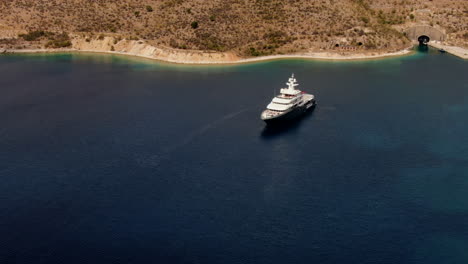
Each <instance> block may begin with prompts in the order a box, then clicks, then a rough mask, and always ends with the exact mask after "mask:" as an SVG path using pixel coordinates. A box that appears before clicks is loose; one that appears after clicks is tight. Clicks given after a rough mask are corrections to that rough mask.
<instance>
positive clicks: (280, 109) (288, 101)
mask: <svg viewBox="0 0 468 264" xmlns="http://www.w3.org/2000/svg"><path fill="white" fill-rule="evenodd" d="M286 85H287V86H288V88H282V89H281V90H280V94H279V95H277V96H275V97H274V98H273V100H272V101H271V103H270V104H268V106H267V109H266V110H265V111H263V113H262V115H261V118H262V120H263V121H265V122H266V123H267V124H270V123H277V122H284V121H288V120H292V119H295V118H297V117H298V116H300V115H301V114H303V113H305V112H306V111H307V110H309V109H311V108H313V107H315V105H316V102H315V97H314V95H312V94H307V93H305V92H302V91H301V90H298V89H296V86H298V85H299V84H298V83H297V80H296V78H294V74H293V75H292V76H291V78H289V80H288V82H287V83H286Z"/></svg>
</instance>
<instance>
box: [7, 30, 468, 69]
mask: <svg viewBox="0 0 468 264" xmlns="http://www.w3.org/2000/svg"><path fill="white" fill-rule="evenodd" d="M72 44H73V45H72V47H73V48H60V49H28V48H25V49H0V53H52V52H55V53H56V52H93V53H108V54H118V55H128V56H136V57H142V58H147V59H153V60H158V61H163V62H170V63H177V64H240V63H253V62H261V61H266V60H276V59H293V58H300V59H319V60H365V59H378V58H384V57H390V56H402V55H406V54H409V53H411V48H412V47H413V44H412V45H411V46H408V47H405V48H404V49H402V50H397V51H365V52H364V51H355V52H333V51H323V52H302V53H297V54H284V55H271V56H261V57H253V58H242V57H239V56H237V55H236V54H234V53H232V52H204V51H196V50H177V49H170V48H166V47H164V48H163V47H156V46H153V45H150V44H148V43H146V42H144V41H141V40H126V39H123V40H118V41H117V40H116V39H114V38H113V37H105V38H103V39H94V40H89V39H86V38H82V37H79V36H73V38H72ZM430 45H431V46H434V47H436V48H444V49H445V50H446V51H447V52H449V53H451V54H453V55H455V56H458V57H460V58H463V59H467V58H468V56H467V54H468V50H466V49H463V48H460V47H452V46H446V45H443V44H442V43H435V42H434V43H430Z"/></svg>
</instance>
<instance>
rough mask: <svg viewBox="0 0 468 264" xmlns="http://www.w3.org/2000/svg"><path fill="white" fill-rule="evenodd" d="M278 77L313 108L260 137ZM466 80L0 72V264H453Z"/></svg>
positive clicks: (148, 67)
mask: <svg viewBox="0 0 468 264" xmlns="http://www.w3.org/2000/svg"><path fill="white" fill-rule="evenodd" d="M292 72H294V73H295V74H296V77H297V78H298V80H299V82H300V83H301V86H300V87H301V89H303V90H305V91H308V92H312V93H314V94H315V95H316V96H317V99H318V104H319V105H318V107H317V108H316V110H315V111H314V112H313V113H311V114H309V115H307V116H305V118H303V119H302V120H301V121H300V122H297V123H295V124H293V125H291V126H288V127H285V128H283V129H275V130H271V129H265V126H264V124H263V123H262V121H261V120H260V118H259V115H260V113H261V111H262V109H263V108H264V107H265V106H266V104H267V103H268V102H269V100H270V99H271V97H272V96H273V93H274V90H275V89H276V92H278V88H280V87H281V86H284V83H285V81H286V80H287V78H288V77H289V76H290V74H291V73H292ZM467 74H468V64H467V63H466V61H463V60H461V59H458V58H456V57H453V56H451V55H448V54H439V53H437V52H435V51H430V52H429V53H418V54H415V55H413V56H408V57H399V58H392V59H385V60H375V61H361V62H319V61H306V60H282V61H273V62H264V63H258V64H251V65H241V66H202V67H192V66H178V65H168V64H158V63H154V62H147V61H142V60H136V59H127V58H122V57H113V56H108V55H84V54H81V55H78V54H73V55H71V54H64V55H22V56H18V55H8V56H0V179H1V183H0V212H1V214H0V263H36V264H37V263H47V264H49V263H282V264H283V263H325V264H326V263H334V264H335V263H359V264H365V263H382V264H387V263H388V264H394V263H418V264H419V263H421V264H423V263H424V264H432V263H437V264H440V263H445V264H453V263H464V264H466V263H468V122H467V120H468V77H467Z"/></svg>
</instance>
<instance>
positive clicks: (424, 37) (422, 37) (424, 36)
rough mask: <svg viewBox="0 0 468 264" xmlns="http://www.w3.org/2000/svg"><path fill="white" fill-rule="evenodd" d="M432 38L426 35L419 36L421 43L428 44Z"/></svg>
mask: <svg viewBox="0 0 468 264" xmlns="http://www.w3.org/2000/svg"><path fill="white" fill-rule="evenodd" d="M430 40H431V39H430V38H429V37H428V36H426V35H421V36H419V37H418V42H419V45H423V46H426V45H427V43H428V42H429V41H430Z"/></svg>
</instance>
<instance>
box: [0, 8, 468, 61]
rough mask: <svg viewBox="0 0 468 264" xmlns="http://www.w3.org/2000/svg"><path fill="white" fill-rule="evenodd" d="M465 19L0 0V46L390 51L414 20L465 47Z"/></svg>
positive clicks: (391, 11)
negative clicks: (76, 38)
mask: <svg viewBox="0 0 468 264" xmlns="http://www.w3.org/2000/svg"><path fill="white" fill-rule="evenodd" d="M467 17H468V1H466V0H431V1H416V0H395V1H393V0H372V1H371V0H313V1H311V0H210V1H206V0H126V1H115V0H112V1H111V0H99V1H96V0H34V1H30V0H2V1H0V34H1V35H0V47H1V46H2V45H3V47H4V48H5V47H10V48H12V47H14V48H21V47H27V46H37V47H46V48H47V47H49V48H57V47H67V46H70V45H72V42H70V41H69V38H68V34H71V33H73V34H74V35H80V36H82V37H83V38H85V39H88V40H93V39H99V38H101V39H102V38H104V37H106V36H113V37H114V38H115V39H116V42H117V41H118V40H119V39H127V40H128V39H131V40H145V41H146V42H148V43H150V44H152V45H155V46H161V47H171V48H175V49H190V50H210V51H233V52H234V53H236V54H238V55H240V56H260V55H269V54H281V53H294V52H300V51H304V50H308V51H311V50H312V51H315V50H317V51H318V50H339V51H340V52H352V51H354V50H357V49H359V50H376V49H378V50H396V49H399V48H402V47H405V46H407V45H408V44H409V40H408V39H407V38H406V36H405V35H404V34H403V33H402V30H401V29H402V28H404V27H406V26H408V25H411V24H415V23H425V24H428V25H433V26H436V27H440V28H442V29H443V30H445V31H446V32H447V33H448V36H449V41H451V42H452V43H453V44H455V45H459V46H465V47H466V46H468V45H467V43H468V28H467V25H468V19H467ZM2 32H3V33H2ZM18 36H19V38H18ZM1 38H3V39H1ZM12 38H18V39H16V40H15V39H12Z"/></svg>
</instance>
